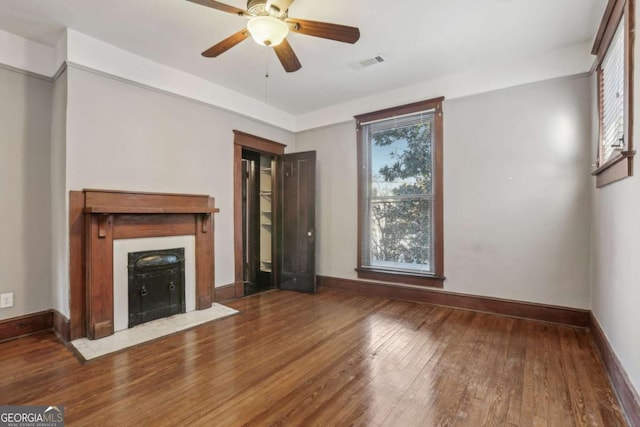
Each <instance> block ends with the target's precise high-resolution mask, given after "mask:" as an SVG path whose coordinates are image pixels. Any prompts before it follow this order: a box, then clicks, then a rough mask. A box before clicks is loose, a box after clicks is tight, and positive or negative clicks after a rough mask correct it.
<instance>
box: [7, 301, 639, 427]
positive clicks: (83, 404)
mask: <svg viewBox="0 0 640 427" xmlns="http://www.w3.org/2000/svg"><path fill="white" fill-rule="evenodd" d="M228 305H229V306H231V307H233V308H236V309H238V310H240V311H241V313H240V314H239V315H236V316H233V317H230V318H226V319H222V320H219V321H215V322H213V323H210V324H206V325H202V326H199V327H197V328H195V329H192V330H189V331H186V332H181V333H178V334H175V335H172V336H169V337H165V338H162V339H160V340H157V341H154V342H151V343H147V344H143V345H140V346H138V347H135V348H132V349H129V350H126V351H123V352H120V353H117V354H113V355H110V356H105V357H103V358H100V359H96V360H93V361H90V362H87V363H85V364H84V365H82V364H81V363H80V362H78V360H77V359H76V358H75V357H74V356H73V355H72V353H70V352H69V351H68V350H67V349H66V348H65V347H64V346H63V345H61V344H60V343H59V342H58V341H57V340H56V338H55V336H54V335H52V334H50V333H48V334H37V335H32V336H29V337H25V338H21V339H17V340H13V341H8V342H5V343H2V344H0V366H1V367H2V368H1V371H2V373H1V375H0V405H29V404H40V405H64V407H65V421H66V425H90V426H111V425H113V426H127V425H131V426H134V425H135V426H140V425H145V426H146V425H150V426H162V425H206V426H213V425H215V426H235V425H243V424H248V425H260V426H262V425H305V426H306V425H324V426H333V425H397V426H414V425H415V426H437V425H456V426H481V425H491V426H540V425H545V426H546V425H548V426H572V425H576V426H582V425H591V426H622V425H626V424H625V422H624V419H623V417H622V414H621V411H620V408H619V406H618V404H617V402H616V400H615V398H614V397H613V392H612V390H611V388H610V386H609V382H608V380H607V378H606V376H605V374H604V371H603V368H602V366H601V363H600V361H599V359H598V357H597V356H596V353H595V349H594V346H593V344H592V340H591V337H590V335H589V332H588V331H586V330H583V329H577V328H570V327H562V326H557V325H553V324H545V323H539V322H534V321H527V320H522V319H515V318H509V317H500V316H495V315H489V314H484V313H476V312H471V311H463V310H456V309H450V308H444V307H436V306H430V305H421V304H416V303H410V302H403V301H392V300H387V299H383V298H375V297H364V296H358V295H354V294H349V293H343V292H341V291H336V290H331V289H323V290H322V291H321V292H319V293H318V294H316V295H306V294H297V293H292V292H283V291H272V292H268V293H264V294H260V295H256V296H253V297H249V298H244V299H241V300H237V301H233V302H231V303H229V304H228Z"/></svg>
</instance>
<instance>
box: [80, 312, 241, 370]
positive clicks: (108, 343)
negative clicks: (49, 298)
mask: <svg viewBox="0 0 640 427" xmlns="http://www.w3.org/2000/svg"><path fill="white" fill-rule="evenodd" d="M236 313H238V310H234V309H233V308H230V307H227V306H225V305H222V304H218V303H213V305H212V306H211V308H208V309H206V310H198V311H192V312H190V313H182V314H176V315H175V316H171V317H165V318H162V319H157V320H154V321H152V322H147V323H143V324H142V325H138V326H135V327H133V328H129V329H125V330H122V331H118V332H116V333H115V334H113V335H111V336H108V337H105V338H101V339H99V340H90V339H88V338H81V339H78V340H74V341H71V344H72V345H73V346H74V347H75V348H76V350H78V351H79V352H80V354H81V355H82V357H84V358H85V359H86V360H90V359H95V358H97V357H100V356H104V355H106V354H109V353H113V352H116V351H119V350H122V349H125V348H127V347H132V346H134V345H138V344H142V343H144V342H147V341H151V340H154V339H156V338H160V337H162V336H165V335H170V334H173V333H175V332H180V331H184V330H185V329H189V328H193V327H194V326H198V325H201V324H203V323H207V322H211V321H212V320H217V319H222V318H224V317H227V316H231V315H233V314H236Z"/></svg>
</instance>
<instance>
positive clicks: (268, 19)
mask: <svg viewBox="0 0 640 427" xmlns="http://www.w3.org/2000/svg"><path fill="white" fill-rule="evenodd" d="M247 30H249V33H251V37H253V39H254V40H255V41H256V43H258V44H261V45H263V46H278V45H279V44H280V43H282V40H284V39H285V37H287V35H288V34H289V26H288V25H287V24H286V23H285V22H284V21H282V20H280V19H278V18H274V17H272V16H256V17H253V18H251V19H250V20H249V22H247Z"/></svg>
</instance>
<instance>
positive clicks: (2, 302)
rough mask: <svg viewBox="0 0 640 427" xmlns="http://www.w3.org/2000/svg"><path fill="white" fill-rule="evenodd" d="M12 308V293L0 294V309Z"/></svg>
mask: <svg viewBox="0 0 640 427" xmlns="http://www.w3.org/2000/svg"><path fill="white" fill-rule="evenodd" d="M9 307H13V292H8V293H6V294H0V308H9Z"/></svg>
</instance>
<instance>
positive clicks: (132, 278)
mask: <svg viewBox="0 0 640 427" xmlns="http://www.w3.org/2000/svg"><path fill="white" fill-rule="evenodd" d="M128 270H129V327H130V328H131V327H133V326H135V325H139V324H141V323H145V322H149V321H151V320H155V319H160V318H162V317H169V316H172V315H174V314H178V313H184V312H185V311H186V308H185V295H184V294H185V292H184V280H185V279H184V248H175V249H164V250H159V251H158V250H155V251H142V252H131V253H129V263H128Z"/></svg>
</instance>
